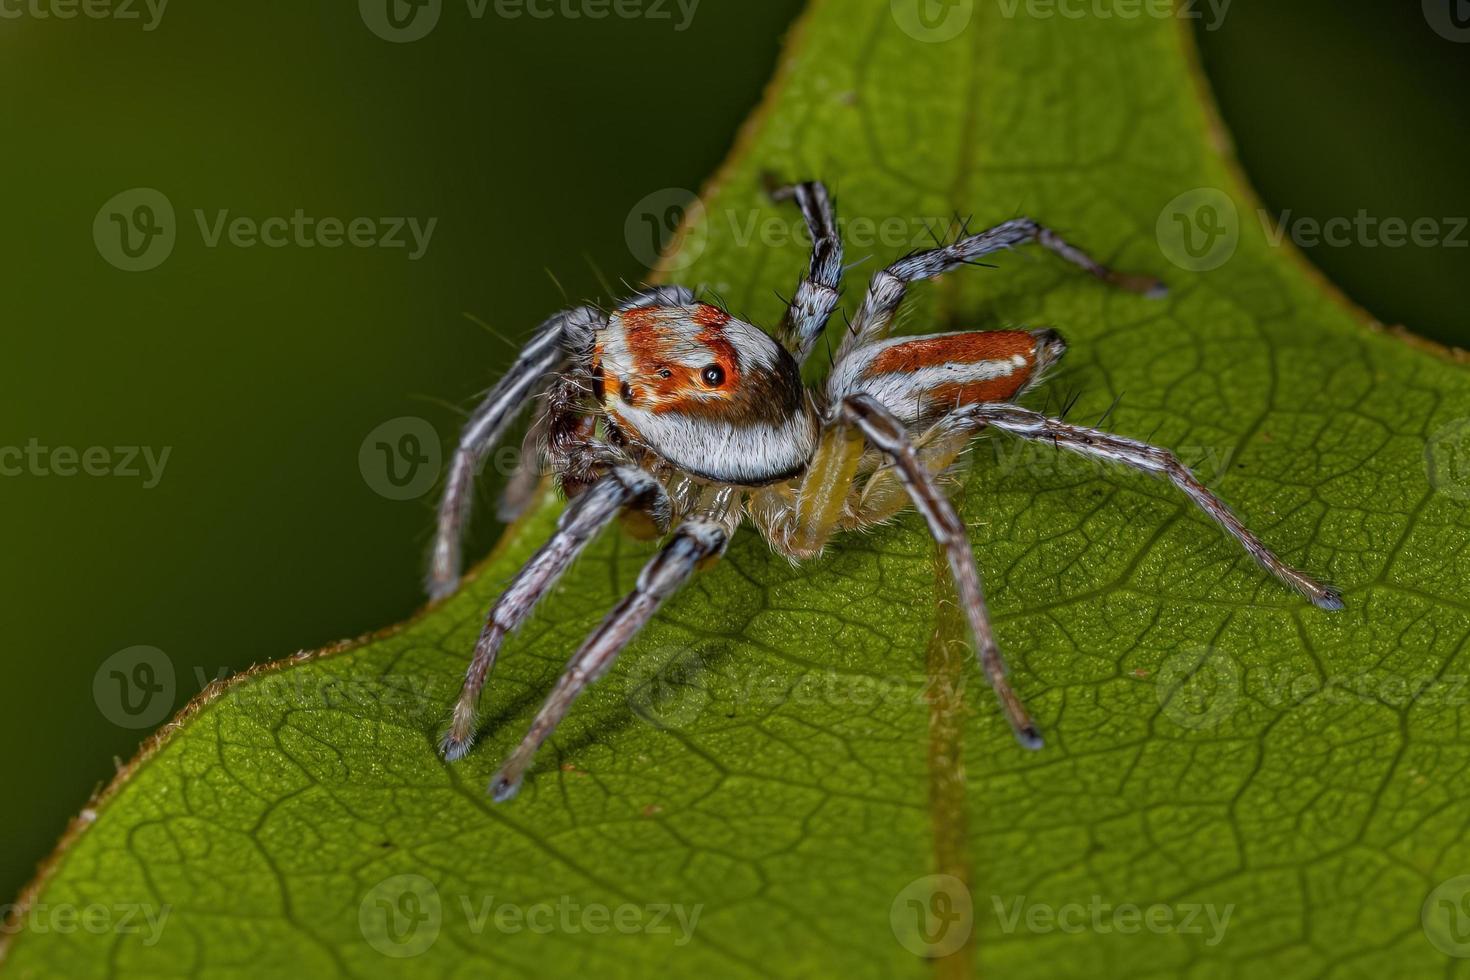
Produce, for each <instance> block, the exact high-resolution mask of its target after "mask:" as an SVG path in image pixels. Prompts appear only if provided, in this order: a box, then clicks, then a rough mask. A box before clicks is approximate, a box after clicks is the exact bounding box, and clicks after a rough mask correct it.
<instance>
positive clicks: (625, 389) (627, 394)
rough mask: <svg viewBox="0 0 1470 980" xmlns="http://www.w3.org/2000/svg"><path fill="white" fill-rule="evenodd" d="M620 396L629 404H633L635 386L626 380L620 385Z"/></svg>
mask: <svg viewBox="0 0 1470 980" xmlns="http://www.w3.org/2000/svg"><path fill="white" fill-rule="evenodd" d="M618 396H619V397H621V398H622V399H623V401H624V402H625V403H627V404H629V405H631V404H633V386H632V385H630V384H628V382H626V381H624V382H623V383H622V384H620V385H618Z"/></svg>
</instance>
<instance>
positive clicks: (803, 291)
mask: <svg viewBox="0 0 1470 980" xmlns="http://www.w3.org/2000/svg"><path fill="white" fill-rule="evenodd" d="M767 193H768V194H770V197H771V200H773V201H795V202H796V206H797V207H799V208H800V209H801V215H802V217H803V218H804V219H805V220H806V227H807V232H808V233H809V234H810V235H811V237H812V258H811V267H810V269H809V270H808V272H807V275H806V276H805V278H803V279H802V280H801V283H800V284H799V285H798V286H797V287H796V295H794V296H793V297H792V298H791V304H790V306H788V307H787V310H786V316H785V318H784V319H783V320H782V322H781V327H780V330H779V332H778V334H777V336H779V337H780V338H781V341H782V343H784V344H785V345H786V347H787V349H789V350H790V351H791V353H792V356H793V357H795V358H796V362H797V363H798V364H804V363H806V359H807V357H809V356H810V355H811V352H812V349H813V348H814V347H815V346H816V344H817V341H818V340H819V339H820V338H821V336H822V334H823V332H825V331H826V329H827V321H829V320H830V319H831V318H832V314H833V313H834V312H836V310H837V304H838V301H839V299H840V297H839V295H838V292H837V290H838V288H839V287H840V286H841V285H842V236H841V235H840V234H839V233H838V230H837V212H836V207H835V205H834V204H833V202H832V198H831V195H829V194H828V193H827V186H826V185H825V184H823V183H821V182H820V181H806V182H804V183H800V184H785V185H776V184H774V183H772V182H771V181H769V180H768V182H767Z"/></svg>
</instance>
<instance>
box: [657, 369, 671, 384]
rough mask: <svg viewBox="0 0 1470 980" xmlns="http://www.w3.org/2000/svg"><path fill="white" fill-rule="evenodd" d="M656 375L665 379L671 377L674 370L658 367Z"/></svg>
mask: <svg viewBox="0 0 1470 980" xmlns="http://www.w3.org/2000/svg"><path fill="white" fill-rule="evenodd" d="M658 376H659V377H660V378H663V379H664V380H665V381H667V380H669V379H670V378H672V377H673V376H674V372H673V371H670V370H669V369H668V368H659V369H658Z"/></svg>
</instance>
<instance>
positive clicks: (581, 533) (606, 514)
mask: <svg viewBox="0 0 1470 980" xmlns="http://www.w3.org/2000/svg"><path fill="white" fill-rule="evenodd" d="M628 507H638V508H640V509H642V510H644V511H646V512H647V513H648V514H649V516H650V517H652V518H653V520H654V523H655V524H657V525H659V526H660V527H661V528H666V527H668V523H669V499H668V496H667V495H666V494H665V492H664V488H663V485H662V484H660V483H659V482H658V481H657V480H655V479H654V478H653V476H651V475H650V474H648V473H646V472H644V471H643V470H640V469H637V468H636V467H632V466H620V467H617V468H615V469H612V470H610V471H609V472H608V473H607V475H605V476H604V477H603V478H602V479H601V480H600V481H598V482H597V483H594V484H593V485H592V486H591V487H590V488H589V489H588V490H587V491H585V492H584V493H582V494H581V495H580V496H579V497H577V498H576V499H575V500H573V501H572V502H571V503H570V504H568V505H567V509H566V510H565V511H563V512H562V515H561V518H560V520H558V521H557V525H556V532H555V533H554V534H553V535H552V536H551V538H550V540H548V541H547V542H546V543H545V544H544V545H542V546H541V548H540V550H538V551H537V552H536V553H535V554H534V555H532V556H531V560H530V561H528V562H526V564H525V565H524V566H523V567H522V568H521V570H520V571H519V572H517V573H516V577H515V578H514V579H512V580H511V583H510V585H509V586H508V587H507V588H506V590H505V591H504V592H503V593H501V595H500V598H498V599H496V600H495V605H494V606H492V607H491V609H490V614H489V615H488V616H487V617H486V619H485V626H484V628H483V629H482V630H481V631H480V638H479V640H478V641H477V642H476V643H475V654H474V658H473V659H472V660H471V661H470V665H469V668H468V669H467V670H466V671H465V678H464V686H463V687H462V688H461V689H460V693H459V699H458V700H457V701H455V703H454V711H453V713H452V715H451V718H450V722H449V729H448V731H446V732H445V733H444V737H443V739H442V740H441V741H440V743H439V751H440V753H441V754H442V755H443V756H444V758H446V759H448V760H449V761H451V762H453V761H454V760H456V759H459V758H462V757H463V756H464V754H465V753H466V752H468V751H469V750H470V747H471V746H472V745H473V744H474V739H475V723H476V711H475V708H476V705H478V704H479V701H480V692H481V690H482V689H483V688H484V686H485V680H486V678H487V677H488V676H489V675H490V671H491V669H492V668H493V667H494V666H495V660H496V658H497V657H498V656H499V654H500V647H501V644H502V643H504V642H505V638H506V637H507V636H509V635H510V634H511V633H513V632H515V630H516V629H517V628H519V627H520V625H521V624H522V623H524V622H525V621H526V618H527V617H529V616H530V615H531V611H532V610H533V609H535V608H536V604H537V603H538V602H540V601H541V600H542V599H543V598H544V597H545V596H546V595H547V593H549V592H550V591H551V589H552V587H553V586H554V585H555V584H556V581H557V579H559V578H561V576H562V573H563V572H565V571H566V570H567V568H569V567H570V566H571V564H572V562H573V561H574V560H575V559H576V557H577V556H578V555H579V554H581V553H582V550H583V549H584V548H586V546H587V544H588V543H589V542H590V541H591V540H592V539H593V538H594V537H596V535H597V532H598V531H600V530H602V529H603V528H604V527H606V526H607V525H608V524H609V523H611V522H612V519H613V518H614V517H616V516H617V515H618V513H619V512H621V511H622V510H624V509H625V508H628Z"/></svg>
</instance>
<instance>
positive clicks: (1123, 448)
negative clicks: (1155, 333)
mask: <svg viewBox="0 0 1470 980" xmlns="http://www.w3.org/2000/svg"><path fill="white" fill-rule="evenodd" d="M954 417H955V419H956V421H957V423H958V424H961V425H966V426H974V425H977V424H978V425H988V426H991V427H993V428H996V429H999V430H1001V431H1002V432H1007V433H1009V434H1011V435H1013V436H1017V437H1019V438H1022V439H1034V440H1037V441H1040V442H1048V443H1051V444H1052V445H1053V446H1055V447H1056V448H1058V449H1065V450H1068V451H1069V452H1074V453H1077V454H1079V455H1081V456H1088V457H1091V458H1093V459H1104V460H1110V461H1112V462H1114V463H1120V464H1122V465H1124V466H1128V467H1131V468H1133V469H1136V470H1142V471H1143V472H1145V473H1154V474H1158V475H1160V476H1163V477H1165V478H1166V479H1168V480H1169V482H1170V483H1172V484H1174V486H1176V487H1178V488H1179V489H1180V490H1181V491H1182V492H1183V493H1184V495H1185V496H1187V497H1188V498H1189V499H1190V501H1192V502H1193V503H1194V504H1195V506H1197V507H1199V509H1200V510H1202V511H1204V512H1205V513H1206V514H1208V515H1209V516H1210V517H1211V518H1212V519H1213V520H1214V521H1215V523H1217V524H1219V525H1220V527H1221V528H1223V529H1224V530H1225V532H1226V533H1227V534H1229V535H1230V536H1231V537H1233V538H1234V539H1235V540H1236V541H1238V542H1240V545H1241V547H1243V548H1245V550H1246V552H1247V553H1248V554H1249V555H1250V556H1251V557H1252V558H1254V559H1255V560H1256V563H1257V564H1258V565H1260V566H1261V567H1262V568H1264V569H1265V570H1266V571H1268V572H1270V573H1271V574H1272V575H1274V576H1275V577H1276V578H1278V579H1280V580H1281V581H1282V582H1284V583H1286V584H1287V585H1289V586H1291V587H1292V588H1293V589H1295V590H1297V591H1298V592H1300V593H1301V594H1302V595H1304V596H1306V597H1307V599H1308V600H1309V601H1310V602H1311V603H1312V604H1313V605H1314V606H1317V607H1318V608H1319V609H1326V610H1329V611H1334V612H1335V611H1337V610H1339V609H1342V608H1343V603H1342V594H1341V593H1340V592H1338V591H1337V590H1336V589H1334V588H1332V587H1331V586H1329V585H1325V584H1323V583H1321V582H1319V581H1317V580H1316V579H1314V578H1312V577H1311V576H1310V575H1308V574H1307V573H1305V572H1303V571H1300V570H1298V569H1296V568H1293V567H1291V566H1290V565H1288V564H1287V563H1286V562H1284V561H1282V560H1281V559H1280V558H1278V557H1276V554H1275V552H1273V551H1272V550H1271V549H1270V548H1268V547H1266V544H1265V542H1263V541H1262V540H1261V539H1260V538H1258V537H1257V536H1256V535H1255V533H1254V532H1253V531H1251V529H1250V528H1248V527H1246V526H1245V525H1244V524H1243V523H1241V520H1240V518H1238V517H1236V516H1235V514H1233V513H1232V512H1231V510H1230V508H1229V507H1227V506H1226V505H1225V502H1224V501H1223V500H1221V499H1220V498H1219V497H1217V496H1216V495H1215V494H1214V493H1212V492H1210V490H1209V488H1208V487H1206V486H1205V485H1204V484H1203V483H1201V482H1200V480H1199V478H1198V477H1197V476H1195V475H1194V473H1193V472H1191V471H1190V469H1189V468H1188V467H1187V466H1185V465H1184V464H1183V463H1181V462H1180V461H1179V458H1178V457H1177V456H1175V455H1174V454H1173V453H1171V452H1169V451H1168V450H1166V449H1160V448H1159V447H1158V446H1151V445H1149V444H1148V443H1144V442H1139V441H1137V440H1136V439H1128V438H1126V437H1124V436H1118V435H1114V434H1112V433H1111V432H1105V431H1103V430H1101V429H1089V428H1085V427H1083V426H1078V425H1070V424H1068V423H1066V422H1063V421H1061V420H1060V419H1053V418H1048V417H1047V416H1045V415H1042V414H1040V413H1039V412H1033V411H1031V410H1030V409H1025V408H1021V407H1020V406H1018V405H1008V404H982V405H968V406H965V407H964V408H961V409H959V410H958V411H957V412H955V416H954Z"/></svg>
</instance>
